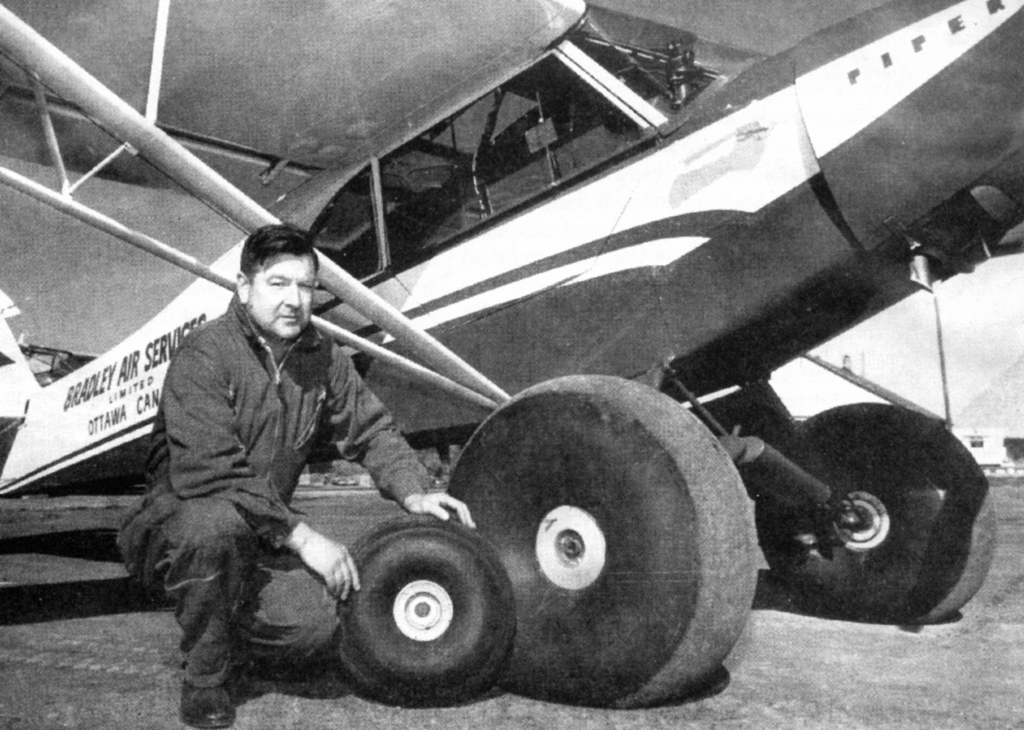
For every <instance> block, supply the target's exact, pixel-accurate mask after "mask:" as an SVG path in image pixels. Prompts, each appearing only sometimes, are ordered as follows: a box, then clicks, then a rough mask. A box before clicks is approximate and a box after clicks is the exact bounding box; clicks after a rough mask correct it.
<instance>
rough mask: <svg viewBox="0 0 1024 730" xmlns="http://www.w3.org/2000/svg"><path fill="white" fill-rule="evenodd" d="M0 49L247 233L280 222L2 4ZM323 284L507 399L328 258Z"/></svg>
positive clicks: (439, 365) (439, 364)
mask: <svg viewBox="0 0 1024 730" xmlns="http://www.w3.org/2000/svg"><path fill="white" fill-rule="evenodd" d="M0 49H2V50H3V51H4V52H5V53H6V54H8V55H9V56H10V57H11V59H12V60H14V61H15V62H16V63H18V64H20V65H21V66H22V67H23V68H26V69H28V70H29V71H30V72H31V73H34V74H36V75H37V76H38V78H39V79H40V81H42V82H43V83H44V84H45V85H46V86H47V87H48V88H50V89H51V90H53V91H54V92H55V93H57V94H58V95H59V96H61V97H63V98H64V99H66V100H67V101H70V102H72V103H74V104H76V105H77V106H79V107H80V108H81V109H82V110H83V111H84V112H85V113H86V114H88V115H89V116H91V117H92V118H93V119H95V120H97V121H98V122H99V123H100V124H102V125H103V126H104V127H105V128H106V129H107V131H109V132H110V133H111V134H113V135H114V136H115V137H116V138H117V139H120V140H121V141H122V142H127V143H128V144H130V145H132V147H134V148H135V149H137V150H138V151H139V152H141V153H142V154H143V155H144V156H145V157H146V159H147V160H149V161H150V162H151V163H152V164H153V165H155V166H156V167H157V168H158V169H160V170H161V171H162V172H164V173H165V174H166V175H168V176H169V177H170V178H171V179H173V180H174V181H176V182H177V183H178V184H179V185H181V186H182V187H183V188H185V189H186V190H187V191H188V192H190V193H192V194H193V195H195V196H196V197H198V198H199V199H200V200H203V201H204V202H206V203H207V204H208V205H210V206H211V207H213V208H214V209H215V210H217V211H218V212H220V213H221V214H222V215H224V216H225V217H226V218H227V219H228V220H230V221H232V222H233V223H235V224H236V225H237V226H239V227H240V228H241V229H242V230H245V231H252V230H255V229H256V228H259V227H260V226H263V225H267V224H270V223H276V222H278V221H277V218H275V217H274V216H273V215H272V214H271V213H269V212H268V211H267V210H265V209H264V208H262V207H261V206H259V205H258V204H257V203H256V202H255V201H253V200H252V199H251V198H249V197H248V196H246V195H245V194H243V193H242V192H241V191H240V190H238V189H237V188H235V187H234V186H233V185H231V183H229V182H228V181H227V180H225V179H224V178H223V177H221V176H220V175H219V174H217V173H216V172H215V171H214V170H213V169H211V168H210V167H208V166H207V165H206V164H204V163H203V162H202V161H200V160H199V159H198V158H196V157H195V156H194V155H192V154H191V153H190V152H188V151H187V150H186V149H185V148H183V147H182V146H181V145H180V144H178V143H177V142H176V141H174V140H173V139H172V138H171V137H170V136H169V135H168V134H167V133H165V132H163V131H162V130H160V129H158V128H157V127H156V126H155V125H154V124H152V123H150V122H148V121H146V119H145V118H144V117H143V116H142V115H141V114H139V113H138V112H137V111H136V110H135V109H133V108H132V107H131V106H130V105H128V104H127V103H126V102H125V101H124V100H123V99H121V98H120V97H119V96H117V95H116V94H114V93H113V92H112V91H110V90H109V89H108V88H107V87H106V86H104V85H103V84H102V83H100V82H99V81H98V80H97V79H96V78H95V77H93V76H92V75H91V74H89V73H88V72H86V71H85V70H84V69H83V68H82V67H81V66H79V65H78V64H76V63H75V62H74V61H72V60H71V59H70V58H68V56H67V55H65V54H64V53H62V52H61V51H60V50H59V49H58V48H56V47H55V46H54V45H53V44H52V43H50V42H49V41H47V40H46V39H45V38H43V37H42V36H41V35H39V33H37V32H36V31H35V30H33V29H32V28H31V27H30V26H29V25H27V24H26V23H25V22H24V21H22V20H21V19H20V18H18V17H17V16H16V15H14V14H13V13H12V12H11V11H10V10H8V9H7V8H5V7H3V6H2V5H0ZM320 281H321V283H322V284H323V286H324V288H325V289H327V290H328V291H330V292H331V293H332V294H333V295H335V296H336V297H338V298H339V299H343V300H344V301H345V302H346V303H347V304H349V305H350V306H352V308H353V309H355V310H356V311H357V312H359V313H360V314H362V315H363V316H364V317H366V318H367V319H369V320H371V321H372V322H374V323H375V324H377V325H378V326H379V327H381V328H382V329H384V330H385V331H387V332H389V333H390V334H391V335H392V336H393V337H394V338H395V339H396V340H397V341H399V342H400V343H401V344H403V345H405V346H406V347H408V348H409V349H410V350H411V351H412V353H413V354H414V355H415V356H416V357H418V358H419V359H421V360H422V361H423V362H424V363H426V364H427V365H429V366H430V367H432V368H434V369H435V370H437V371H438V372H439V373H440V374H442V375H445V376H447V377H449V378H451V379H452V380H454V381H455V382H457V383H459V384H461V385H463V386H465V387H467V388H469V389H471V390H474V391H476V392H477V393H480V394H482V395H484V396H486V397H487V398H488V399H490V400H492V401H495V402H496V403H502V402H504V401H506V400H508V399H509V396H508V394H507V393H505V392H504V391H503V390H502V389H501V388H499V387H498V386H497V385H496V384H494V383H493V382H491V381H490V380H489V379H487V378H486V377H484V376H483V375H482V374H481V373H480V372H478V371H477V370H476V369H475V368H473V367H472V366H471V365H469V364H468V363H467V362H465V361H464V360H462V359H461V358H460V357H459V356H458V355H456V354H455V353H454V352H452V351H451V350H449V349H448V348H447V347H445V346H444V345H442V344H441V343H440V342H438V341H437V340H436V339H435V338H434V337H431V336H430V335H429V334H427V333H426V332H424V331H423V330H421V329H420V328H419V327H417V326H416V325H415V324H413V323H412V322H411V321H410V320H409V319H408V318H407V317H405V315H403V314H402V313H401V312H399V311H398V310H397V309H395V308H394V307H393V306H391V305H390V304H389V303H388V302H386V301H384V300H383V299H382V298H380V297H379V296H378V295H376V294H375V293H373V292H372V291H370V290H369V289H368V288H366V287H365V286H363V285H362V284H361V283H360V282H359V281H358V280H357V279H355V278H354V277H353V276H352V275H351V274H349V273H348V272H347V271H345V270H344V269H342V268H341V267H340V266H338V265H337V264H335V263H334V262H333V261H331V260H330V259H328V258H327V257H325V256H323V255H320Z"/></svg>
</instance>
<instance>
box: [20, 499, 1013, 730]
mask: <svg viewBox="0 0 1024 730" xmlns="http://www.w3.org/2000/svg"><path fill="white" fill-rule="evenodd" d="M993 487H994V491H995V498H996V502H995V503H996V507H997V511H998V515H999V546H998V548H997V552H996V556H995V562H994V564H993V567H992V571H991V573H990V574H989V578H988V580H987V582H986V584H985V585H984V586H983V587H982V590H981V592H980V593H979V594H978V595H977V596H976V597H975V599H974V600H973V601H972V602H971V603H969V604H968V605H967V606H966V607H965V608H964V610H963V612H962V616H961V617H960V618H959V619H958V620H956V621H953V622H950V623H947V624H943V625H938V626H928V627H923V628H905V627H897V626H879V625H867V624H854V623H846V622H840V621H827V620H822V619H815V618H810V617H806V616H801V615H798V614H796V613H792V612H789V611H788V610H786V606H785V601H784V600H782V599H781V598H780V597H779V595H778V594H777V592H775V591H774V590H773V588H772V586H771V584H770V583H769V582H767V581H765V580H764V579H763V577H762V581H761V585H760V586H759V594H758V600H757V603H756V605H755V609H754V611H753V612H752V613H751V617H750V621H749V624H748V628H747V630H746V633H745V634H744V636H743V637H742V638H741V640H740V642H739V643H738V644H737V646H736V648H735V649H734V651H733V653H732V654H731V655H730V657H729V659H728V661H727V666H728V668H729V669H730V671H731V674H732V682H731V684H730V685H729V686H728V688H726V689H725V690H724V691H723V692H721V693H719V694H717V695H715V696H712V697H708V698H704V699H701V700H697V701H692V702H688V703H683V704H678V705H672V706H668V707H660V708H655V709H645V710H631V711H611V710H599V709H590V708H579V707H571V706H562V705H555V704H549V703H544V702H538V701H534V700H530V699H525V698H522V697H518V696H514V695H510V694H505V693H501V692H497V691H496V692H494V693H492V694H491V695H489V696H487V697H485V698H482V699H480V700H478V701H475V702H473V703H471V704H467V705H464V706H459V707H452V708H441V709H424V710H409V709H399V708H394V707H388V706H384V705H380V704H376V703H374V702H370V701H367V700H364V699H362V698H360V697H357V696H355V695H353V694H352V693H351V691H350V690H349V689H348V688H347V687H346V686H345V684H344V683H343V682H342V681H341V680H340V678H339V677H337V676H336V675H335V674H333V673H330V672H328V673H326V674H324V675H323V676H321V677H319V678H317V679H315V680H312V681H307V682H304V683H299V682H296V683H282V682H269V681H253V682H250V683H249V685H248V686H247V687H246V692H245V696H246V700H245V701H244V702H243V703H242V704H241V706H240V707H239V711H238V721H237V722H236V724H235V727H236V728H238V730H249V729H250V728H275V730H277V729H282V730H283V729H284V728H335V727H343V726H344V727H350V728H410V729H411V728H431V727H438V728H446V729H449V728H474V729H476V728H484V727H486V728H517V729H518V728H551V727H565V728H572V729H573V730H583V729H586V730H603V729H605V728H638V729H639V728H669V727H671V728H688V727H694V728H696V727H700V728H705V729H706V728H759V729H761V728H836V727H842V728H844V730H856V729H857V728H920V729H921V730H936V729H938V728H982V727H984V728H1024V694H1022V692H1021V688H1022V687H1024V483H1022V480H1017V481H1014V480H1000V481H995V480H994V481H993ZM330 499H331V500H332V501H331V502H330V505H331V508H332V509H334V510H336V513H337V514H344V515H345V519H344V520H343V523H344V524H343V525H342V528H343V532H344V530H348V531H349V534H350V535H351V536H352V538H354V537H355V536H356V535H357V534H358V533H359V531H360V530H362V529H365V525H366V524H367V523H372V522H374V521H376V520H379V519H381V518H384V517H387V516H388V515H391V514H393V513H394V512H393V509H395V508H393V507H392V506H390V505H388V503H385V502H383V501H381V500H380V499H378V498H376V496H375V495H373V494H370V493H367V492H360V491H350V492H347V493H345V494H344V495H342V496H337V495H336V496H334V497H331V498H330ZM320 504H321V505H324V504H326V503H323V502H321V503H320ZM115 559H116V556H115V555H114V554H113V550H112V540H111V535H110V534H109V533H105V532H102V531H100V532H97V531H91V532H82V533H77V534H71V535H68V536H65V537H53V536H51V537H49V538H46V539H45V540H40V539H36V540H32V539H19V540H6V541H2V542H0V729H3V730H8V729H14V728H23V729H27V728H47V729H49V728H97V729H98V728H104V729H109V728H142V727H145V728H178V727H181V725H180V724H179V722H178V720H177V701H178V690H179V682H180V679H179V671H178V665H179V661H180V658H179V656H178V653H177V650H176V642H177V629H176V627H175V624H174V620H173V617H172V615H171V613H170V612H169V611H168V609H167V607H166V606H161V605H160V604H156V603H153V602H150V601H149V600H148V599H147V598H146V597H145V596H142V595H140V594H139V593H138V592H137V591H135V590H134V589H133V587H132V586H131V584H130V583H129V582H128V581H127V580H126V579H125V577H124V572H123V570H122V569H121V568H120V566H119V565H118V564H117V563H116V562H115Z"/></svg>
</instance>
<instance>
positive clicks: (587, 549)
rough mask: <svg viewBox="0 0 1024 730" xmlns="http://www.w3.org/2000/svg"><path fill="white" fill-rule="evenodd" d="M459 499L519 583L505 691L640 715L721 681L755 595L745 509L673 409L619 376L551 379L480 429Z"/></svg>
mask: <svg viewBox="0 0 1024 730" xmlns="http://www.w3.org/2000/svg"><path fill="white" fill-rule="evenodd" d="M450 490H451V492H452V494H454V495H455V496H457V497H459V498H460V499H463V500H465V501H466V502H467V503H468V505H469V507H470V509H471V510H472V512H473V517H474V520H475V521H476V523H477V525H478V528H479V530H480V531H481V532H482V533H483V534H484V535H486V536H487V537H488V538H489V539H490V540H491V541H492V542H493V543H494V544H495V545H496V546H497V549H498V553H499V555H500V557H501V561H502V563H503V564H504V565H505V568H506V570H507V571H508V573H509V576H510V577H511V580H512V585H513V590H514V592H515V602H516V610H517V616H518V625H517V630H516V638H515V642H514V645H513V651H512V657H511V660H510V663H509V668H508V671H507V672H506V674H505V675H504V677H503V679H502V680H501V682H500V683H501V685H502V686H503V687H504V688H506V689H508V690H510V691H513V692H516V693H519V694H523V695H527V696H530V697H536V698H541V699H547V700H553V701H558V702H568V703H576V704H585V705H595V706H609V705H610V706H618V707H636V706H643V705H651V704H656V703H660V702H665V701H668V700H671V699H676V698H678V697H681V696H685V695H687V694H692V693H695V692H699V691H702V690H704V689H706V688H707V687H708V686H709V685H711V684H713V683H715V682H716V681H717V680H719V679H720V678H721V677H722V672H723V670H722V661H723V659H724V658H725V657H726V655H727V654H728V653H729V651H730V650H731V649H732V647H733V645H734V643H735V642H736V640H737V639H738V638H739V635H740V633H741V631H742V629H743V626H744V624H745V623H746V619H747V616H748V613H749V610H750V606H751V603H752V600H753V594H754V588H755V584H756V569H755V565H754V562H753V560H754V552H753V551H754V542H753V525H752V520H751V514H750V512H751V510H750V503H749V500H748V499H747V497H746V494H745V492H744V490H743V487H742V484H741V482H740V479H739V476H738V474H737V472H736V470H735V468H734V467H733V465H732V462H731V461H730V459H729V457H728V456H727V455H726V454H725V452H724V451H723V449H722V448H721V446H720V445H719V443H718V441H717V440H716V439H715V438H714V437H713V436H712V435H711V434H710V432H708V430H707V429H706V428H705V427H704V426H703V425H702V424H701V423H700V422H699V421H698V420H697V419H696V418H694V417H693V416H692V415H691V414H690V413H689V412H688V411H687V410H686V409H684V408H682V407H680V406H679V404H678V403H676V402H675V401H673V400H671V399H670V398H668V397H667V396H664V395H662V394H660V393H657V392H656V391H654V390H652V389H650V388H647V387H644V386H641V385H638V384H636V383H632V382H629V381H625V380H621V379H618V378H609V377H598V376H586V377H584V376H579V377H569V378H561V379H558V380H553V381H549V382H546V383H542V384H540V385H538V386H536V387H533V388H530V389H529V390H527V391H524V392H523V393H521V394H519V395H518V396H517V397H516V398H514V399H513V400H512V401H510V402H509V403H507V404H506V405H504V406H503V407H501V408H500V409H499V410H498V411H496V412H495V413H494V414H492V416H491V417H490V418H489V419H488V420H487V421H485V422H484V423H483V424H482V425H481V427H480V428H479V429H478V430H477V432H476V433H475V434H474V435H473V437H472V439H471V440H470V441H469V443H468V444H467V445H466V447H465V449H464V450H463V452H462V455H461V456H460V457H459V460H458V462H457V463H456V465H455V467H454V469H453V471H452V477H451V485H450Z"/></svg>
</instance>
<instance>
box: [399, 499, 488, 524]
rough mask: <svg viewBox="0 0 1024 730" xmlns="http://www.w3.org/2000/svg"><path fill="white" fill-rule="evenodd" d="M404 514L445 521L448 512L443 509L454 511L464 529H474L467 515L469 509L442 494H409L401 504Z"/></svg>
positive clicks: (471, 519) (462, 503)
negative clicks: (428, 516) (431, 517)
mask: <svg viewBox="0 0 1024 730" xmlns="http://www.w3.org/2000/svg"><path fill="white" fill-rule="evenodd" d="M402 506H403V507H405V511H406V512H411V513H412V514H414V515H427V514H429V515H434V516H435V517H437V518H438V519H441V520H447V519H448V512H447V511H446V510H445V507H450V508H451V509H453V510H455V514H457V515H458V516H459V522H461V523H462V524H464V525H466V527H476V525H475V524H474V523H473V517H472V516H471V515H470V514H469V507H467V506H466V505H465V503H464V502H460V501H459V500H457V499H455V497H451V496H449V495H447V494H445V493H444V492H428V493H426V494H410V495H409V496H408V497H406V498H405V500H404V501H403V502H402Z"/></svg>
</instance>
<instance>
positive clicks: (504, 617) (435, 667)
mask: <svg viewBox="0 0 1024 730" xmlns="http://www.w3.org/2000/svg"><path fill="white" fill-rule="evenodd" d="M353 556H354V559H355V561H356V565H357V567H358V569H359V576H360V582H361V584H362V588H361V590H360V591H358V592H355V593H353V594H352V595H351V596H350V597H349V599H348V601H346V602H344V603H342V604H340V608H339V615H340V618H341V631H340V639H339V654H340V656H341V661H342V664H343V665H344V667H345V669H346V670H347V672H348V674H349V676H350V677H351V679H352V681H353V683H354V684H355V687H356V689H357V690H358V691H359V692H360V693H362V694H364V695H366V696H369V697H372V698H374V699H377V700H381V701H383V702H387V703H389V704H396V705H406V706H427V705H449V704H455V703H457V702H462V701H465V700H468V699H471V698H473V697H475V696H477V695H479V694H481V693H483V692H485V691H487V690H488V689H490V688H491V687H492V686H493V685H494V683H495V681H496V679H497V677H498V675H499V674H500V672H501V670H502V668H503V667H504V664H505V661H506V659H507V657H508V654H509V650H510V648H511V645H512V635H513V633H514V630H515V606H514V604H513V598H512V586H511V585H510V584H509V580H508V576H507V575H506V574H505V570H504V568H503V567H502V565H501V563H500V561H499V560H498V558H497V555H496V554H495V552H494V548H493V547H491V546H490V545H489V544H487V542H486V541H485V540H484V539H483V538H482V537H480V536H479V535H478V534H476V533H475V532H474V531H472V530H470V529H468V528H466V527H463V526H462V525H459V524H454V523H445V522H441V521H440V520H438V519H436V518H435V517H417V518H410V519H406V520H402V521H399V522H391V523H387V524H385V525H383V526H382V527H380V528H378V529H377V530H375V531H374V532H372V533H370V534H369V535H367V536H366V537H365V538H364V539H363V540H361V541H360V543H359V544H358V545H357V546H356V548H355V549H354V551H353Z"/></svg>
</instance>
